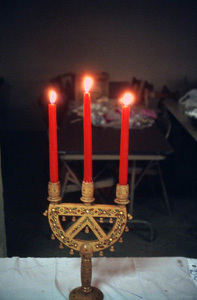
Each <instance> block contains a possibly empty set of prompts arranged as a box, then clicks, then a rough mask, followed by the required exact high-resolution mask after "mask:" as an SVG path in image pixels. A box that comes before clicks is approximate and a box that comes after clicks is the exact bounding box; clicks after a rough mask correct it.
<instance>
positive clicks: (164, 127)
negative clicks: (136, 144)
mask: <svg viewBox="0 0 197 300" xmlns="http://www.w3.org/2000/svg"><path fill="white" fill-rule="evenodd" d="M157 125H158V127H159V128H160V130H161V131H162V133H163V134H164V136H165V138H166V139H168V137H169V135H170V131H171V120H170V118H169V116H168V115H167V114H166V113H165V115H162V116H160V117H159V118H158V120H157ZM129 172H130V173H131V189H130V202H131V204H130V205H131V209H130V213H131V214H132V210H133V202H134V192H135V189H136V188H137V187H138V186H139V184H140V182H141V180H142V179H143V178H144V176H146V175H149V176H153V175H154V176H155V175H157V176H159V179H160V183H161V188H162V192H163V197H164V201H165V205H166V208H167V211H168V214H169V215H172V210H171V207H170V201H169V198H168V195H167V190H166V186H165V182H164V179H163V174H162V171H161V167H160V163H159V161H150V162H148V163H147V162H146V163H145V164H138V163H137V161H135V160H134V161H132V166H131V168H130V169H129ZM136 174H139V177H138V178H137V179H136Z"/></svg>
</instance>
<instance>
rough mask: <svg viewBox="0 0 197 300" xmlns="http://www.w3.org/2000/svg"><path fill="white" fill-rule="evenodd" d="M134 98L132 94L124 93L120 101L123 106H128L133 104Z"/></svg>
mask: <svg viewBox="0 0 197 300" xmlns="http://www.w3.org/2000/svg"><path fill="white" fill-rule="evenodd" d="M133 100H134V96H133V94H132V93H125V94H124V96H123V98H122V99H121V102H122V103H123V104H124V105H125V106H128V105H129V104H131V103H133Z"/></svg>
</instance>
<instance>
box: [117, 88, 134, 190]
mask: <svg viewBox="0 0 197 300" xmlns="http://www.w3.org/2000/svg"><path fill="white" fill-rule="evenodd" d="M132 100H133V96H132V94H131V93H126V94H125V95H124V97H123V99H122V102H123V104H124V105H123V107H122V121H121V139H120V165H119V184H121V185H126V184H127V181H128V154H129V114H130V107H129V104H130V103H131V102H132Z"/></svg>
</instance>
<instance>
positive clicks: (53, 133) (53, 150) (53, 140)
mask: <svg viewBox="0 0 197 300" xmlns="http://www.w3.org/2000/svg"><path fill="white" fill-rule="evenodd" d="M49 97H50V102H51V103H50V104H49V105H48V111H49V167H50V181H51V182H57V181H58V155H57V116H56V104H55V100H56V93H55V92H54V91H50V95H49Z"/></svg>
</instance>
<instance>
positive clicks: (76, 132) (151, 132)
mask: <svg viewBox="0 0 197 300" xmlns="http://www.w3.org/2000/svg"><path fill="white" fill-rule="evenodd" d="M73 119H76V115H75V116H74V115H72V114H69V115H66V116H65V118H64V121H63V123H62V126H61V128H60V129H59V132H58V152H59V154H82V153H83V120H82V119H81V120H80V121H77V122H74V123H71V120H73ZM129 135H130V137H129V154H131V155H156V156H157V155H164V156H166V155H168V154H170V153H172V152H173V149H172V147H171V145H170V144H169V143H168V141H167V140H166V139H165V137H164V136H163V135H162V133H161V132H160V130H159V128H158V127H157V126H156V124H153V125H152V126H151V127H146V128H143V129H130V131H129ZM92 147H93V154H103V155H104V154H105V155H117V154H119V152H120V129H119V128H111V127H105V128H104V127H100V126H92Z"/></svg>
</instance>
